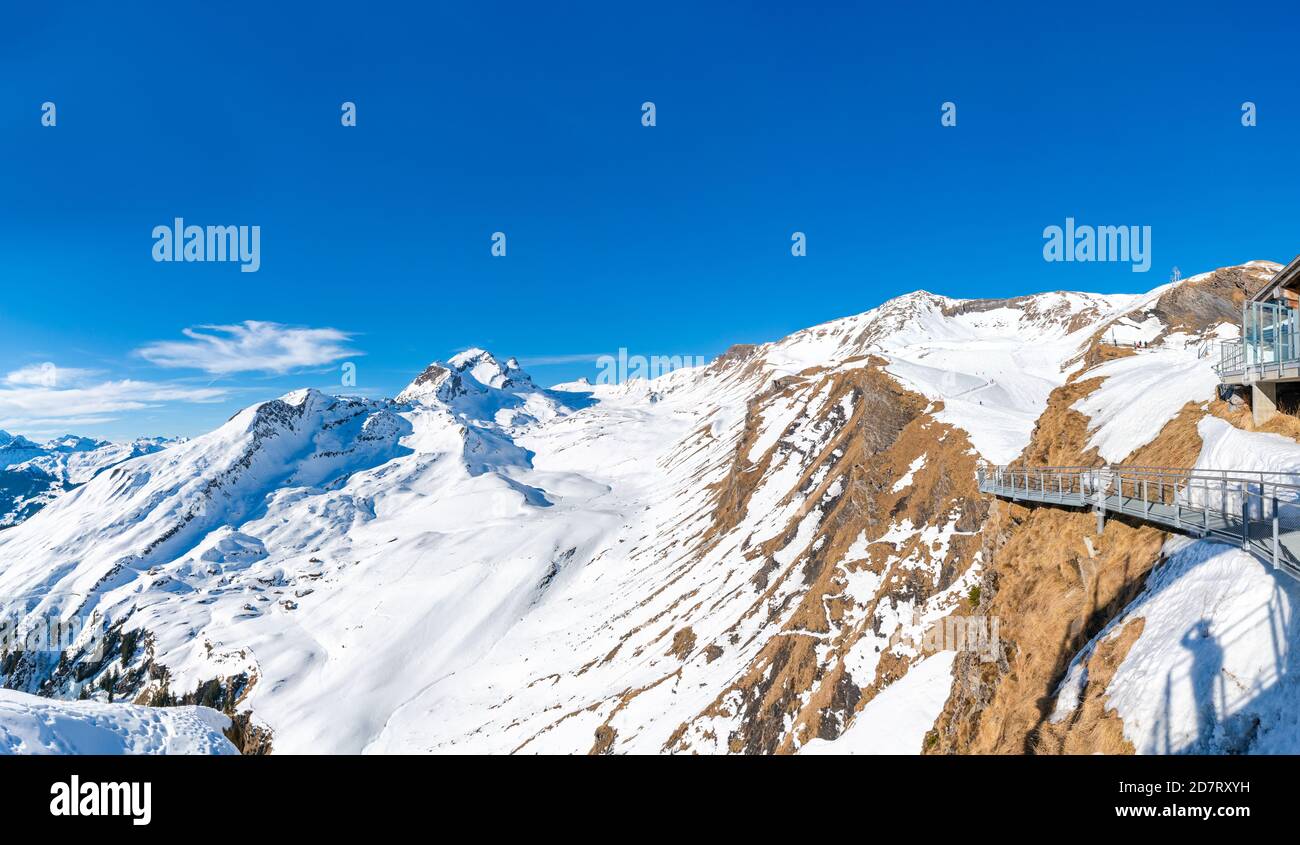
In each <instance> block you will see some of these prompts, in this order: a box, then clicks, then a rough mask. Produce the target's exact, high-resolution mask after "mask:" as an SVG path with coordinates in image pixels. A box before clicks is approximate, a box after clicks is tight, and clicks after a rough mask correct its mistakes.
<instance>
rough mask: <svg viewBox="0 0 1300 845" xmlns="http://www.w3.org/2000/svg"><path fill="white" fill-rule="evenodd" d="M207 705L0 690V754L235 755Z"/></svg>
mask: <svg viewBox="0 0 1300 845" xmlns="http://www.w3.org/2000/svg"><path fill="white" fill-rule="evenodd" d="M229 725H230V719H228V718H226V717H225V716H223V715H221V714H220V713H218V712H217V711H215V710H210V709H208V708H207V707H140V706H135V705H131V704H100V703H97V702H93V701H54V700H51V699H48V698H40V697H37V696H35V695H28V694H27V693H22V692H15V691H14V690H7V689H0V755H5V754H237V753H239V752H238V751H236V750H235V746H233V745H231V744H230V741H229V740H228V739H226V737H225V735H223V734H222V730H223V729H225V728H226V727H229Z"/></svg>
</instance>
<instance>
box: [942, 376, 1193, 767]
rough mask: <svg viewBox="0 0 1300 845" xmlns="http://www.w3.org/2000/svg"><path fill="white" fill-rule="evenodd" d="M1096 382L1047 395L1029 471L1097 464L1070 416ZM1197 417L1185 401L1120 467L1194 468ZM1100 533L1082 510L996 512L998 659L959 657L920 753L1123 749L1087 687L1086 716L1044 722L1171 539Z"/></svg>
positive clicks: (1014, 507)
mask: <svg viewBox="0 0 1300 845" xmlns="http://www.w3.org/2000/svg"><path fill="white" fill-rule="evenodd" d="M1094 381H1097V380H1084V381H1081V382H1076V383H1072V384H1067V385H1065V386H1063V387H1062V388H1060V389H1058V391H1057V392H1056V393H1055V394H1054V395H1053V397H1052V399H1051V401H1050V402H1049V404H1048V409H1047V411H1046V412H1045V413H1044V414H1043V417H1042V418H1041V419H1040V420H1039V424H1038V426H1037V428H1036V429H1035V432H1034V438H1033V441H1032V442H1031V443H1030V445H1029V446H1028V447H1027V448H1026V450H1025V453H1024V460H1025V462H1026V463H1030V464H1034V463H1074V462H1078V463H1092V462H1094V460H1095V455H1093V454H1092V453H1091V452H1081V451H1080V450H1079V448H1078V444H1081V443H1084V442H1086V437H1082V436H1081V435H1082V434H1083V433H1085V432H1086V420H1083V418H1082V415H1079V414H1078V413H1077V412H1075V411H1072V410H1070V405H1072V404H1073V402H1074V401H1077V399H1078V398H1079V397H1080V396H1082V395H1086V393H1087V391H1088V389H1090V387H1089V386H1090V382H1094ZM1093 386H1094V387H1095V385H1093ZM1081 391H1082V392H1081ZM1203 413H1204V412H1203V411H1202V410H1201V407H1200V406H1199V405H1196V404H1194V403H1189V404H1188V405H1187V406H1186V407H1185V408H1184V409H1183V410H1182V411H1181V412H1180V413H1179V415H1178V416H1177V417H1176V418H1175V419H1173V420H1171V421H1170V422H1169V423H1168V424H1167V425H1166V426H1165V427H1164V428H1163V429H1162V430H1161V432H1160V434H1159V435H1158V436H1157V437H1156V438H1155V440H1153V441H1152V442H1151V443H1149V444H1148V445H1146V446H1144V447H1143V448H1141V449H1139V450H1138V451H1137V452H1135V453H1134V454H1133V455H1131V456H1130V457H1129V458H1128V459H1127V460H1126V463H1137V464H1158V465H1165V466H1190V465H1191V462H1192V461H1194V460H1195V458H1196V455H1197V454H1198V453H1199V451H1200V448H1201V441H1200V436H1199V435H1198V434H1197V433H1196V422H1197V421H1198V420H1199V419H1200V418H1201V416H1202V415H1203ZM1095 532H1096V520H1095V517H1094V516H1093V514H1091V513H1089V512H1085V511H1072V510H1066V509H1062V508H1053V507H1047V506H1024V505H1019V504H1015V503H1011V502H1005V501H998V502H997V504H996V505H994V508H993V515H992V517H991V519H990V524H989V525H988V526H987V527H986V529H985V532H984V533H985V537H986V538H987V542H988V547H987V553H988V555H989V559H990V561H991V564H990V567H989V569H988V570H987V571H986V573H985V576H984V581H983V584H982V587H981V601H980V607H979V609H978V612H979V613H981V614H984V615H988V616H995V617H997V618H998V620H999V623H1000V631H999V633H1000V636H1001V638H1002V645H1003V652H1004V653H1003V659H1002V660H1001V661H999V662H997V663H982V662H980V661H979V660H978V658H977V657H975V656H974V655H970V654H960V655H959V656H958V659H957V662H956V663H955V664H954V684H953V691H952V694H951V695H950V697H949V700H948V703H947V705H946V706H945V708H944V711H943V713H942V715H941V716H940V717H939V719H938V721H937V723H936V728H935V732H934V733H933V734H932V735H931V738H930V741H929V745H928V749H927V750H929V751H930V752H932V753H1013V754H1014V753H1050V752H1060V751H1069V752H1072V753H1082V752H1085V751H1092V750H1095V751H1113V750H1116V749H1118V748H1120V747H1121V746H1122V743H1120V742H1119V740H1118V739H1117V738H1116V737H1120V738H1121V739H1122V734H1119V733H1117V730H1118V725H1117V724H1110V725H1109V727H1107V725H1106V724H1103V723H1104V722H1106V721H1107V720H1108V719H1110V718H1111V717H1110V716H1109V715H1108V711H1106V709H1105V707H1104V706H1100V705H1099V702H1098V696H1097V694H1096V693H1095V690H1092V689H1089V690H1088V691H1087V693H1086V694H1085V697H1084V700H1085V702H1088V705H1087V707H1086V712H1085V713H1083V714H1082V715H1076V718H1074V719H1073V720H1072V721H1070V722H1069V723H1068V724H1066V725H1063V726H1056V725H1049V724H1048V722H1047V716H1048V715H1049V714H1050V713H1051V710H1052V707H1053V705H1054V698H1053V694H1054V692H1055V690H1056V687H1057V685H1058V684H1059V683H1060V680H1061V678H1062V677H1063V676H1064V673H1065V671H1066V669H1067V668H1068V666H1069V663H1070V661H1071V660H1072V659H1073V657H1074V655H1075V654H1076V653H1077V652H1078V651H1079V650H1080V649H1081V648H1082V647H1083V646H1084V645H1086V644H1087V642H1088V641H1089V640H1090V639H1091V638H1092V637H1093V636H1095V635H1096V634H1097V633H1098V632H1100V631H1101V629H1102V628H1103V627H1104V626H1105V625H1106V624H1107V623H1108V622H1109V621H1110V620H1111V619H1113V618H1114V617H1115V616H1116V615H1117V614H1118V613H1120V612H1121V611H1122V610H1123V608H1124V607H1125V606H1126V605H1127V604H1128V603H1129V602H1131V601H1132V600H1133V599H1134V598H1135V597H1136V596H1137V594H1138V593H1139V592H1140V591H1141V589H1142V587H1143V585H1144V583H1145V580H1146V576H1147V573H1148V572H1149V571H1150V569H1151V567H1152V566H1153V565H1154V564H1155V562H1156V560H1157V559H1158V556H1159V552H1160V548H1161V546H1162V545H1163V543H1164V540H1165V538H1166V536H1167V535H1166V534H1165V533H1164V532H1162V531H1159V530H1158V529H1156V528H1153V527H1151V526H1148V525H1141V524H1138V523H1134V522H1129V521H1126V520H1122V519H1115V518H1111V519H1109V520H1107V523H1106V528H1105V531H1104V532H1103V534H1102V535H1100V536H1098V535H1097V534H1096V533H1095ZM1096 682H1097V681H1094V683H1096ZM1103 688H1104V687H1103Z"/></svg>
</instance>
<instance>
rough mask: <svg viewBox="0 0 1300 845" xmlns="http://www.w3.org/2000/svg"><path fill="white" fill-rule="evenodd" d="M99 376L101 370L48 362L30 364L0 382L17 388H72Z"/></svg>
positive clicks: (9, 374) (7, 375) (14, 371)
mask: <svg viewBox="0 0 1300 845" xmlns="http://www.w3.org/2000/svg"><path fill="white" fill-rule="evenodd" d="M98 375H101V371H99V370H86V369H81V368H78V367H58V366H55V365H54V363H53V362H50V361H46V362H45V363H43V364H29V365H27V366H26V367H20V368H19V369H17V370H13V371H11V372H9V373H7V374H6V375H5V377H4V379H2V380H0V381H2V382H3V383H4V384H6V385H12V386H15V387H57V386H59V385H62V386H64V387H72V386H75V385H78V384H84V383H85V382H87V381H88V380H90V379H93V378H95V377H96V376H98Z"/></svg>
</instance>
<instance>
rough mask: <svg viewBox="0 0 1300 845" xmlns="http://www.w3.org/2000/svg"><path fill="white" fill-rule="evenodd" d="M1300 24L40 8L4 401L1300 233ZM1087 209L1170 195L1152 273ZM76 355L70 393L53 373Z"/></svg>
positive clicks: (28, 67)
mask: <svg viewBox="0 0 1300 845" xmlns="http://www.w3.org/2000/svg"><path fill="white" fill-rule="evenodd" d="M276 7H278V8H276ZM1297 20H1298V17H1297V16H1296V15H1295V13H1294V10H1288V9H1287V8H1285V7H1284V6H1283V5H1282V4H1278V5H1276V6H1267V5H1266V6H1260V7H1257V8H1252V7H1250V6H1249V4H1245V3H1234V4H1229V5H1224V4H1220V5H1219V8H1217V9H1213V10H1212V9H1209V8H1206V9H1198V8H1196V7H1195V6H1191V5H1188V4H1177V5H1172V4H1171V5H1170V6H1168V7H1167V8H1161V7H1159V5H1158V4H1143V6H1142V7H1141V8H1139V7H1138V6H1137V5H1136V4H1122V5H1119V4H1117V5H1114V6H1106V5H1104V4H1089V5H1088V6H1087V7H1086V8H1085V9H1083V10H1081V11H1063V10H1061V9H1056V8H1049V7H1046V6H1043V5H1042V4H1027V5H1024V6H1019V7H1016V6H1006V7H1004V8H1002V9H1001V10H995V9H994V8H992V7H990V6H986V5H979V6H971V7H970V8H948V7H947V6H946V5H931V4H891V5H890V6H888V7H872V6H868V5H866V4H853V5H850V4H834V5H824V6H820V7H819V8H815V9H807V8H801V7H800V4H773V3H761V4H701V3H690V4H681V5H678V4H673V3H665V2H656V3H652V4H611V3H603V4H592V5H581V4H563V5H559V6H537V5H525V4H489V3H474V4H431V5H430V6H428V7H427V8H426V9H425V10H424V11H421V12H413V11H410V10H399V9H397V8H395V7H389V6H387V5H386V4H382V3H368V4H363V5H360V6H358V5H357V4H355V3H346V4H330V3H325V4H303V5H301V6H295V5H293V4H252V3H239V2H230V3H225V4H222V6H221V10H220V12H217V11H215V10H214V9H213V8H212V7H200V6H199V5H198V4H194V5H193V8H190V5H189V4H106V3H104V4H93V5H91V4H85V5H81V4H76V3H68V4H62V3H60V4H28V6H27V7H24V8H16V9H12V10H10V11H9V12H8V15H7V21H6V25H5V26H4V27H3V28H2V30H3V31H0V78H3V79H4V82H3V83H2V84H0V251H2V254H3V255H4V258H5V270H4V278H5V281H6V285H5V296H4V299H3V304H0V428H7V429H9V430H11V431H16V432H23V433H30V434H33V435H36V436H40V435H45V434H51V433H54V432H62V431H75V432H77V433H84V434H93V435H98V436H107V437H126V436H134V435H140V434H154V433H159V434H183V435H193V434H197V433H201V432H203V431H206V430H208V429H210V428H212V427H214V426H215V425H217V424H219V423H220V422H222V421H224V420H225V419H226V418H227V417H228V416H229V415H230V414H231V413H232V412H233V411H234V410H235V409H237V408H239V407H242V406H244V405H247V404H249V403H251V402H254V401H257V400H259V399H264V398H269V397H271V396H275V395H279V394H281V393H283V392H285V391H286V390H289V389H292V388H295V387H300V386H314V387H321V388H325V389H330V390H338V391H342V390H343V388H342V387H340V386H339V367H340V365H341V364H342V363H343V362H345V361H351V362H354V363H355V364H356V367H357V388H356V391H351V390H349V392H366V393H370V394H373V395H392V394H393V393H395V392H396V391H397V390H399V389H400V388H401V387H402V386H403V385H404V384H405V383H406V382H408V381H409V380H410V379H411V377H413V375H414V374H415V373H417V372H418V371H419V370H420V369H422V368H423V366H424V365H425V364H427V363H428V362H429V361H430V360H433V359H444V358H446V357H449V356H450V355H452V354H454V353H455V352H456V351H458V350H460V349H463V348H465V347H468V346H474V345H478V346H484V347H487V348H489V349H492V350H493V351H495V352H497V353H499V354H501V355H503V356H509V355H515V356H519V357H520V358H521V359H522V360H523V362H524V364H525V366H526V367H528V369H529V370H530V371H532V372H533V373H534V375H535V376H536V377H537V378H538V380H539V381H541V382H543V383H553V382H556V381H561V380H567V379H571V378H575V377H577V376H579V375H583V374H587V375H594V373H595V371H596V370H595V365H594V358H595V356H596V355H599V354H602V353H611V354H612V353H616V352H617V350H618V349H619V348H620V347H626V348H627V349H629V350H630V351H631V352H632V353H633V354H636V353H641V354H647V355H651V354H656V355H675V354H680V355H705V356H712V355H715V354H717V353H718V352H720V351H722V350H723V349H725V348H726V347H727V346H729V345H730V344H732V343H737V342H755V341H764V340H770V339H774V338H777V337H780V336H782V335H784V334H786V333H789V332H790V331H793V330H796V329H799V328H802V327H805V326H808V325H812V324H815V323H818V322H821V321H824V320H827V319H832V318H834V317H838V316H843V315H846V314H851V313H856V312H859V311H863V310H866V309H868V308H870V307H872V306H874V305H876V304H878V303H880V302H881V301H883V300H885V299H887V298H889V297H892V296H895V295H897V294H900V293H905V292H907V291H910V290H914V289H916V288H926V289H929V290H933V291H936V292H940V293H944V294H948V295H951V296H958V297H979V296H1008V295H1016V294H1021V293H1027V292H1033V291H1041V290H1054V289H1062V288H1066V289H1079V290H1090V291H1100V292H1119V291H1139V290H1146V289H1149V288H1151V287H1154V286H1156V285H1157V284H1160V283H1162V282H1163V281H1165V280H1166V279H1167V278H1168V275H1169V271H1170V268H1171V267H1173V266H1174V265H1177V266H1179V267H1180V268H1181V269H1182V270H1183V272H1184V274H1185V275H1188V274H1191V273H1195V272H1200V271H1203V270H1207V269H1212V268H1214V267H1217V266H1223V265H1227V264H1235V263H1240V262H1243V261H1247V260H1250V259H1255V258H1267V259H1272V260H1277V261H1285V260H1288V259H1290V258H1291V257H1292V256H1293V255H1295V254H1296V253H1297V252H1300V226H1298V225H1297V224H1298V223H1300V202H1297V200H1296V196H1297V187H1300V186H1298V185H1297V182H1298V181H1300V176H1298V175H1297V173H1298V172H1300V169H1298V168H1297V145H1296V139H1297V138H1300V78H1298V77H1300V69H1297V67H1296V64H1295V61H1294V56H1293V55H1292V52H1291V51H1289V49H1288V47H1287V45H1288V43H1291V42H1293V40H1294V38H1295V36H1296V35H1297ZM647 100H648V101H653V102H654V103H655V104H656V109H657V125H656V126H654V127H650V128H647V127H643V126H642V125H641V104H642V103H643V102H645V101H647ZM1247 100H1249V101H1253V102H1255V103H1256V104H1257V108H1258V125H1257V126H1255V127H1250V128H1246V127H1243V126H1242V125H1241V119H1240V118H1241V104H1242V102H1243V101H1247ZM45 101H52V102H54V103H55V104H56V107H57V110H58V111H57V119H58V123H57V126H55V127H52V128H51V127H43V126H42V125H41V122H40V117H41V104H42V103H43V102H45ZM344 101H352V102H355V103H356V104H357V116H358V120H357V126H356V127H351V128H345V127H343V126H341V124H340V120H339V117H340V104H341V103H342V102H344ZM944 101H951V102H954V103H956V105H957V117H958V122H957V126H955V127H947V128H945V127H942V126H941V125H940V120H939V118H940V105H941V103H943V102H944ZM177 216H180V217H183V218H185V220H186V221H187V222H188V223H195V224H200V225H207V224H214V225H229V224H242V225H258V226H260V227H261V268H260V270H259V271H258V272H256V273H241V272H239V269H238V265H236V264H229V263H156V262H154V261H153V260H152V257H151V249H152V247H153V241H152V239H151V232H152V230H153V227H155V226H157V225H166V224H170V223H171V221H172V219H173V218H174V217H177ZM1067 216H1072V217H1075V218H1076V219H1077V220H1079V221H1080V222H1081V223H1093V224H1106V225H1121V224H1123V225H1149V226H1151V227H1152V251H1153V261H1152V269H1151V271H1150V272H1148V273H1146V274H1136V273H1132V272H1131V271H1130V269H1129V265H1127V264H1122V263H1090V264H1088V263H1073V264H1066V263H1052V264H1049V263H1046V262H1044V260H1043V257H1042V246H1043V237H1042V231H1043V228H1044V227H1045V226H1049V225H1053V224H1055V225H1061V224H1062V223H1063V222H1064V220H1065V218H1066V217H1067ZM495 231H503V232H505V233H506V235H507V238H508V241H507V246H508V248H507V255H506V257H505V258H494V257H492V256H491V254H490V247H491V242H490V237H491V234H492V233H493V232H495ZM794 231H802V232H805V233H806V234H807V238H808V254H807V256H806V257H802V258H795V257H793V256H791V254H790V236H791V233H792V232H794ZM246 321H260V322H259V323H258V324H256V325H254V326H252V327H250V326H248V325H247V323H246ZM203 326H225V327H231V326H234V327H239V333H238V334H237V335H235V334H232V333H231V332H229V331H225V330H220V329H216V330H213V329H202V328H199V327H203ZM278 327H291V330H292V332H294V333H293V334H291V335H287V336H286V335H284V334H283V333H284V332H285V331H290V329H284V328H278ZM186 330H190V331H191V334H192V335H194V334H197V335H199V336H201V337H199V338H198V339H194V338H193V337H192V336H187V335H186V334H184V332H185V331H186ZM202 336H206V337H208V338H216V339H219V340H221V341H222V342H223V345H218V344H217V343H214V342H213V341H211V340H203V339H202ZM158 343H169V344H174V343H188V344H192V345H195V348H191V349H189V350H188V352H186V354H179V355H177V354H171V355H158V354H150V353H149V352H148V351H147V350H150V349H154V350H157V349H158V348H159V347H157V346H154V344H158ZM166 348H167V349H170V350H171V352H177V351H178V350H179V351H182V352H185V350H186V347H166ZM141 350H146V351H145V352H142V351H141ZM46 362H52V363H54V364H55V365H57V367H58V368H59V370H58V372H59V373H60V377H59V379H58V381H57V383H56V384H54V385H50V384H48V383H45V382H42V381H41V380H40V379H39V378H34V377H32V374H33V373H34V372H36V373H38V370H39V367H40V366H41V365H42V364H44V363H46ZM557 362H558V363H557ZM34 368H35V369H34ZM6 374H9V375H6ZM38 374H39V373H38Z"/></svg>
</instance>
